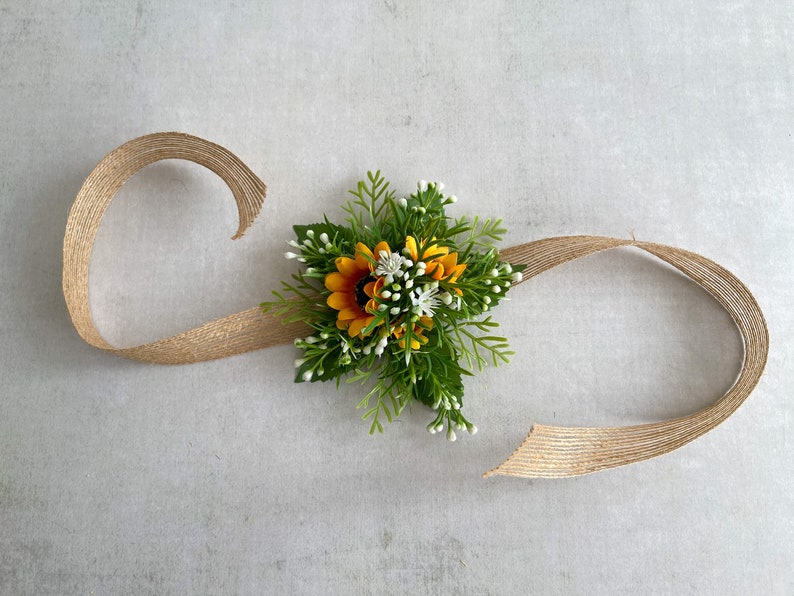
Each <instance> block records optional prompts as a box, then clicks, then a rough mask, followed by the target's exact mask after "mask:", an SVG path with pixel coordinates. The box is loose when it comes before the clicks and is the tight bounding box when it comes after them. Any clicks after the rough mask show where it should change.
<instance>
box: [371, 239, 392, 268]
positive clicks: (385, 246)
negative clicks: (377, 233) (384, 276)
mask: <svg viewBox="0 0 794 596" xmlns="http://www.w3.org/2000/svg"><path fill="white" fill-rule="evenodd" d="M384 251H385V252H386V254H389V255H390V254H391V248H389V243H388V242H386V241H385V240H381V241H380V242H378V243H377V244H376V245H375V250H373V251H372V253H373V254H374V255H375V260H376V261H379V260H380V253H382V252H384ZM370 271H375V265H374V264H372V263H370Z"/></svg>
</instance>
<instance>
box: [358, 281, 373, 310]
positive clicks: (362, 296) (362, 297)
mask: <svg viewBox="0 0 794 596" xmlns="http://www.w3.org/2000/svg"><path fill="white" fill-rule="evenodd" d="M371 281H372V275H370V274H369V273H367V274H366V275H364V276H362V277H361V279H359V280H358V281H357V282H356V288H355V294H356V304H358V306H359V308H361V310H364V307H365V306H366V305H367V302H369V296H367V293H366V292H365V291H364V286H366V285H367V284H368V283H369V282H371Z"/></svg>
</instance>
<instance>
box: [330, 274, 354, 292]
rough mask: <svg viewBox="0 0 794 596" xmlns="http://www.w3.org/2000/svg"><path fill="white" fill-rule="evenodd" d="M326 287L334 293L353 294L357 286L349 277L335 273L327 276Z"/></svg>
mask: <svg viewBox="0 0 794 596" xmlns="http://www.w3.org/2000/svg"><path fill="white" fill-rule="evenodd" d="M325 287H326V288H328V289H329V290H331V291H332V292H352V291H353V289H354V288H355V284H354V283H352V280H351V279H350V278H349V277H345V276H344V275H342V274H341V273H337V272H336V271H334V272H333V273H329V274H328V275H326V276H325Z"/></svg>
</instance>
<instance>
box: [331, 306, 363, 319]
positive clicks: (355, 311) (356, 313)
mask: <svg viewBox="0 0 794 596" xmlns="http://www.w3.org/2000/svg"><path fill="white" fill-rule="evenodd" d="M360 316H361V309H359V308H358V306H356V307H354V308H343V309H342V310H340V311H339V314H338V315H337V320H339V321H352V320H354V319H355V318H356V317H360Z"/></svg>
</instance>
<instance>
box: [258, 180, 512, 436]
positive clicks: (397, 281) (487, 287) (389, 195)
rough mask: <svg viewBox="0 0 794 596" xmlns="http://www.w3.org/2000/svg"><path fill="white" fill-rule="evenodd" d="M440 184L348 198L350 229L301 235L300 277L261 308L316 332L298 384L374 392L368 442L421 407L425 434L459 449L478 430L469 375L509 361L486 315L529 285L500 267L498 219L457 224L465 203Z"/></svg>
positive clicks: (308, 228)
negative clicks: (471, 416)
mask: <svg viewBox="0 0 794 596" xmlns="http://www.w3.org/2000/svg"><path fill="white" fill-rule="evenodd" d="M443 189H444V185H443V184H441V183H434V182H430V183H427V182H425V181H423V180H422V181H420V182H419V183H418V185H417V190H416V191H415V192H414V193H412V194H411V195H410V196H408V197H403V198H400V199H395V194H394V191H393V190H391V189H390V188H389V182H387V181H386V180H385V179H384V178H383V177H382V176H381V174H380V171H377V172H375V173H374V174H373V173H372V172H367V179H366V180H362V181H360V182H359V183H358V185H357V187H356V189H355V190H351V191H350V193H351V194H352V195H353V197H354V199H353V200H351V201H350V202H348V203H347V204H346V205H345V206H344V207H343V209H344V211H345V212H346V213H347V215H348V216H347V218H346V220H345V221H346V224H347V225H337V224H334V223H332V222H330V221H329V220H328V218H327V217H326V218H324V220H323V221H322V222H321V223H316V224H311V225H298V226H294V230H295V235H296V237H297V238H296V239H295V240H292V241H290V242H289V244H290V246H291V247H292V248H293V250H291V251H290V252H287V253H285V256H286V257H287V258H288V259H296V260H297V261H298V262H300V263H301V264H302V265H303V267H302V269H301V271H300V272H298V273H296V274H294V275H293V276H292V281H290V282H282V289H281V290H280V291H274V295H275V297H276V299H275V300H273V301H270V302H265V303H263V304H262V307H263V309H264V310H265V311H273V312H275V313H276V314H278V315H280V316H282V317H283V320H284V322H295V321H303V322H305V323H306V324H307V325H309V326H310V327H311V328H312V329H313V330H314V331H313V333H312V334H311V335H310V336H308V337H306V338H303V339H298V340H296V341H295V345H296V346H297V347H298V348H300V349H301V350H302V352H303V354H302V357H301V358H299V359H297V360H296V361H295V367H296V377H295V381H296V382H308V381H310V382H314V381H328V380H332V379H333V380H336V382H337V384H338V383H339V382H340V380H341V378H342V377H347V381H348V382H351V383H355V382H360V383H363V384H367V385H368V390H367V393H366V395H365V396H364V398H363V399H362V400H361V401H360V402H359V404H358V408H360V409H362V410H364V414H363V419H364V420H368V421H369V422H370V434H372V433H374V432H375V431H376V430H377V431H378V432H383V420H384V419H385V420H386V421H388V422H392V421H393V420H394V418H396V417H397V416H399V415H400V413H401V412H402V411H403V410H404V409H405V407H406V406H408V405H409V404H410V403H411V402H412V401H413V400H417V401H419V402H421V403H423V404H425V405H427V406H429V407H430V408H432V409H433V410H434V411H435V412H436V414H435V417H434V418H433V420H432V421H431V422H430V424H429V425H428V427H427V428H428V430H429V431H430V432H431V433H436V432H442V431H443V430H444V428H445V427H446V430H447V438H448V439H449V440H452V441H454V440H455V438H456V434H455V430H464V429H465V430H467V431H468V432H469V433H472V434H473V433H474V432H476V431H477V427H476V426H474V425H473V424H472V423H471V422H469V421H468V420H467V419H466V418H465V417H464V416H463V414H462V413H461V409H462V406H463V380H462V379H463V376H464V375H471V374H472V373H473V372H474V371H475V370H481V369H482V367H483V366H486V365H488V364H493V365H494V366H496V365H498V364H500V363H506V362H508V361H509V357H510V356H511V355H512V354H513V352H511V351H510V349H509V347H508V344H507V340H506V339H505V338H504V337H500V336H497V335H493V331H494V329H495V328H496V327H498V323H496V322H495V321H493V319H492V318H491V316H490V315H487V314H486V313H487V312H488V311H489V310H490V309H492V308H493V307H495V306H496V305H497V304H499V302H500V301H501V300H503V299H504V298H505V295H506V294H507V291H508V290H509V289H510V287H511V286H512V284H513V283H516V282H519V281H521V271H522V270H523V269H524V266H523V265H521V266H516V265H511V264H510V263H506V262H502V261H500V260H499V255H498V252H497V250H496V248H495V247H494V243H495V242H497V241H500V240H501V236H502V234H504V233H505V229H504V228H503V227H502V222H501V220H491V219H485V220H481V219H480V218H478V217H475V218H474V219H468V218H465V217H461V218H457V219H451V218H449V217H448V216H447V215H446V213H445V208H446V207H447V206H449V205H451V204H453V203H455V202H456V201H457V198H456V197H455V196H454V195H451V196H447V195H445V194H444V193H443Z"/></svg>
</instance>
